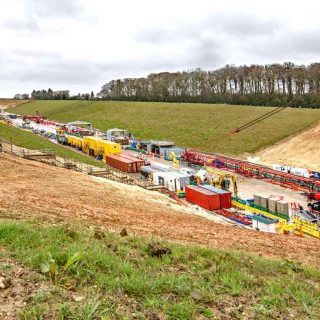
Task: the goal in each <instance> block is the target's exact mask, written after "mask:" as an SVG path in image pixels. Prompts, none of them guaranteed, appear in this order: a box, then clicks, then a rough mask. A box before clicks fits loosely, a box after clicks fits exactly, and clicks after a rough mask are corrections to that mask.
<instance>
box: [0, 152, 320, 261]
mask: <svg viewBox="0 0 320 320" xmlns="http://www.w3.org/2000/svg"><path fill="white" fill-rule="evenodd" d="M0 172H1V175H0V217H1V216H2V217H6V216H8V217H14V218H23V219H24V218H35V219H39V220H40V221H41V222H43V221H46V220H47V221H56V220H57V219H63V220H66V221H68V220H74V219H77V220H80V221H82V222H83V223H86V224H99V225H103V226H104V227H107V228H108V229H110V230H115V231H120V230H121V229H122V228H126V229H127V230H128V231H129V233H131V234H137V235H142V236H147V237H155V238H162V239H166V240H172V241H175V242H180V243H190V244H198V245H204V246H210V247H225V248H230V249H236V250H237V249H239V250H245V251H246V252H250V253H253V254H256V255H261V256H266V257H273V258H279V259H283V258H288V259H294V260H296V261H300V262H303V263H305V264H313V265H319V263H320V253H319V250H318V249H317V248H318V246H319V240H317V239H308V238H300V237H297V236H284V235H278V234H266V233H259V232H256V231H251V230H247V229H243V228H239V227H236V226H227V225H223V224H218V223H215V222H213V221H209V220H207V219H205V218H202V217H198V216H196V215H190V214H186V212H185V211H183V209H182V207H181V210H180V208H179V207H178V206H177V205H175V204H174V203H173V202H172V200H170V199H167V198H164V197H165V196H163V195H160V194H159V198H158V194H157V193H155V192H152V191H146V190H143V189H140V188H137V187H132V188H131V187H129V186H126V187H124V186H123V184H120V183H119V184H118V183H115V182H110V183H108V182H103V183H102V182H100V181H97V180H94V179H92V177H90V176H86V175H84V174H81V173H77V172H72V171H68V170H66V169H60V168H56V167H51V166H48V165H45V164H42V163H37V162H33V161H28V160H23V159H20V158H14V157H12V156H8V155H3V154H0ZM155 199H157V200H156V201H155ZM159 199H161V200H159Z"/></svg>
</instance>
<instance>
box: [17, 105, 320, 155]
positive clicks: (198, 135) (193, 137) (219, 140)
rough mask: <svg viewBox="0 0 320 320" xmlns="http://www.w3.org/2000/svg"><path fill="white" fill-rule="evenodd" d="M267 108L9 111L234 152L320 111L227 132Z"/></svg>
mask: <svg viewBox="0 0 320 320" xmlns="http://www.w3.org/2000/svg"><path fill="white" fill-rule="evenodd" d="M269 110H270V108H266V107H251V106H231V105H210V104H184V103H156V102H154V103H149V102H117V101H103V102H87V101H34V102H31V103H29V104H26V105H21V106H17V107H14V108H13V109H12V112H17V113H20V114H35V113H36V111H38V112H39V113H40V114H42V115H44V116H46V117H48V118H50V119H55V120H60V121H66V122H68V121H74V120H84V121H91V122H92V123H93V125H94V126H95V127H97V128H99V129H101V130H107V129H109V128H112V127H119V128H125V129H128V130H129V131H131V132H133V133H134V134H135V137H137V138H146V139H147V138H150V139H168V140H174V141H175V142H176V144H177V145H179V146H183V147H192V148H196V149H200V150H203V151H211V152H218V153H226V154H233V155H237V154H241V153H244V152H250V153H252V152H255V151H257V150H259V149H261V148H263V147H265V146H268V145H271V144H274V143H275V142H277V141H279V140H281V139H283V138H285V137H287V136H289V135H291V134H293V133H296V132H299V131H302V130H303V129H305V128H307V127H308V126H310V125H312V124H314V123H315V122H318V121H320V110H306V109H301V110H299V109H287V110H285V111H282V112H280V113H279V114H277V115H275V116H273V117H272V118H270V119H267V120H265V121H263V122H261V123H260V124H259V125H256V126H254V127H251V128H250V129H248V130H246V131H243V132H241V133H239V134H231V133H230V132H231V130H232V129H234V128H236V127H237V126H240V125H242V124H244V123H246V122H248V121H250V120H252V119H254V118H256V117H258V116H260V115H262V114H264V113H266V112H267V111H269Z"/></svg>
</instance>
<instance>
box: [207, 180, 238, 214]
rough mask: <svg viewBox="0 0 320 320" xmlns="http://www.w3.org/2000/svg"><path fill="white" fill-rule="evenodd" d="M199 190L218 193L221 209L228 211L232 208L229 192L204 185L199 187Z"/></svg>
mask: <svg viewBox="0 0 320 320" xmlns="http://www.w3.org/2000/svg"><path fill="white" fill-rule="evenodd" d="M201 188H204V189H206V190H209V191H212V192H215V193H218V194H219V196H220V202H221V209H229V208H231V207H232V203H231V201H232V199H231V192H230V191H227V190H223V189H220V188H217V187H212V186H210V185H207V184H204V185H202V186H201Z"/></svg>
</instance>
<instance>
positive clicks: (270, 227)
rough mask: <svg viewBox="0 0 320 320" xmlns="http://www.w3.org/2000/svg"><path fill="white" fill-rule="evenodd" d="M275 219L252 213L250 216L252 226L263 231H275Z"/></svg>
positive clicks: (276, 221)
mask: <svg viewBox="0 0 320 320" xmlns="http://www.w3.org/2000/svg"><path fill="white" fill-rule="evenodd" d="M277 223H278V220H277V219H270V218H269V217H266V216H264V215H260V214H254V215H253V216H252V228H254V229H256V230H259V231H263V232H271V233H275V232H276V225H277Z"/></svg>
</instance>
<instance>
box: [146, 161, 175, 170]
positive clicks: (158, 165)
mask: <svg viewBox="0 0 320 320" xmlns="http://www.w3.org/2000/svg"><path fill="white" fill-rule="evenodd" d="M150 167H151V168H154V169H156V170H158V171H172V168H171V167H170V166H168V165H167V164H163V163H160V162H150Z"/></svg>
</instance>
